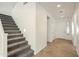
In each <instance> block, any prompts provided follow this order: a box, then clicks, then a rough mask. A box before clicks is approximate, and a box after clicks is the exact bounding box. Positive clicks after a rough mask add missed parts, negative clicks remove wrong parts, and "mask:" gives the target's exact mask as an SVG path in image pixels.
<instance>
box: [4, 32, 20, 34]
mask: <svg viewBox="0 0 79 59" xmlns="http://www.w3.org/2000/svg"><path fill="white" fill-rule="evenodd" d="M5 33H8V34H15V33H21V31H19V32H5Z"/></svg>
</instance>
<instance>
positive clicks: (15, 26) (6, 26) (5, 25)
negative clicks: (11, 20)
mask: <svg viewBox="0 0 79 59" xmlns="http://www.w3.org/2000/svg"><path fill="white" fill-rule="evenodd" d="M3 27H18V26H12V25H3Z"/></svg>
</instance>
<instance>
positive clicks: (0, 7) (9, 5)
mask: <svg viewBox="0 0 79 59" xmlns="http://www.w3.org/2000/svg"><path fill="white" fill-rule="evenodd" d="M15 5H16V2H0V14H6V15H10V14H11V12H12V9H13V8H14V6H15Z"/></svg>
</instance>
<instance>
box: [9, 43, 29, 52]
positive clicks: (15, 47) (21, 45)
mask: <svg viewBox="0 0 79 59" xmlns="http://www.w3.org/2000/svg"><path fill="white" fill-rule="evenodd" d="M27 44H28V43H27V42H26V43H22V44H19V45H16V46H13V47H10V48H8V52H9V51H12V50H15V49H17V48H19V47H23V46H26V45H27Z"/></svg>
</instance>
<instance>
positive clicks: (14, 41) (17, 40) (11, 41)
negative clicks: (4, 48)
mask: <svg viewBox="0 0 79 59" xmlns="http://www.w3.org/2000/svg"><path fill="white" fill-rule="evenodd" d="M8 40H9V39H8ZM24 40H25V38H23V39H16V40H10V41H8V44H12V43H16V42H21V41H24Z"/></svg>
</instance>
